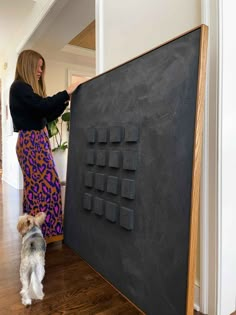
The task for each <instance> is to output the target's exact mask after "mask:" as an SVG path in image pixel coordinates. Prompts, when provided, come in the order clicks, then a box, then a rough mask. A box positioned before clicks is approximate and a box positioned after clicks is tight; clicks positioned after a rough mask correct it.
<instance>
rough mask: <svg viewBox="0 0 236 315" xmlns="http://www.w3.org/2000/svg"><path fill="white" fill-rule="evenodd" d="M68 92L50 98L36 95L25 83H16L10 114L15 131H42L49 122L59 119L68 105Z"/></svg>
mask: <svg viewBox="0 0 236 315" xmlns="http://www.w3.org/2000/svg"><path fill="white" fill-rule="evenodd" d="M67 101H69V95H68V93H67V92H66V90H64V91H62V92H58V93H57V94H55V95H53V96H49V97H45V98H43V97H41V96H39V95H38V94H36V93H34V91H33V89H32V87H31V86H30V85H29V84H27V83H25V82H23V81H18V80H16V81H14V82H13V83H12V85H11V88H10V112H11V116H12V120H13V126H14V131H19V130H40V129H43V128H44V127H45V126H46V124H47V122H50V121H53V120H54V119H56V118H58V117H59V116H60V115H61V114H62V113H63V112H64V110H65V108H66V106H67V105H68V102H67Z"/></svg>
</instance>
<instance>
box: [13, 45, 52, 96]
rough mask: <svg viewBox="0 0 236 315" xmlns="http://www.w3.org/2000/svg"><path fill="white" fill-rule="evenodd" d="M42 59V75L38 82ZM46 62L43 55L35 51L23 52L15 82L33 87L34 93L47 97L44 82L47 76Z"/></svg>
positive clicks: (19, 59)
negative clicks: (18, 81)
mask: <svg viewBox="0 0 236 315" xmlns="http://www.w3.org/2000/svg"><path fill="white" fill-rule="evenodd" d="M40 59H42V61H43V66H42V70H43V72H42V75H41V77H40V79H39V80H38V79H37V77H36V72H37V67H38V61H39V60H40ZM45 68H46V64H45V60H44V58H43V56H42V55H40V54H39V53H38V52H36V51H34V50H30V49H28V50H23V51H22V52H21V53H20V54H19V56H18V59H17V64H16V72H15V80H21V81H24V82H25V83H28V84H29V85H31V87H32V89H33V91H34V93H36V94H38V95H40V96H42V97H45V96H47V95H46V86H45V82H44V74H45Z"/></svg>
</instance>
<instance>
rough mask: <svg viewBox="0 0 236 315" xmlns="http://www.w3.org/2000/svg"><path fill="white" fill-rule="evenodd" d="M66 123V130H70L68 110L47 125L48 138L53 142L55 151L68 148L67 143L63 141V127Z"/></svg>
mask: <svg viewBox="0 0 236 315" xmlns="http://www.w3.org/2000/svg"><path fill="white" fill-rule="evenodd" d="M64 123H66V130H67V131H68V132H69V130H70V110H69V109H68V110H66V111H65V112H64V113H63V114H62V115H61V116H60V118H57V119H55V120H53V121H51V122H49V123H48V124H47V129H48V135H49V138H50V139H52V140H53V144H54V147H53V149H52V151H53V152H55V151H59V150H62V151H65V150H66V149H67V148H68V141H63V129H64V128H63V125H64Z"/></svg>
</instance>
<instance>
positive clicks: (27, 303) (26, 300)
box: [22, 297, 32, 306]
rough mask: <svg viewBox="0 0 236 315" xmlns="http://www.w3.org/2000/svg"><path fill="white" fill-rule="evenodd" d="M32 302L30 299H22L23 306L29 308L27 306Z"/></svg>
mask: <svg viewBox="0 0 236 315" xmlns="http://www.w3.org/2000/svg"><path fill="white" fill-rule="evenodd" d="M31 303H32V301H31V299H30V298H25V297H24V298H22V304H23V305H25V306H27V305H31Z"/></svg>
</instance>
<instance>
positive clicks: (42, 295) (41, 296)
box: [38, 292, 44, 300]
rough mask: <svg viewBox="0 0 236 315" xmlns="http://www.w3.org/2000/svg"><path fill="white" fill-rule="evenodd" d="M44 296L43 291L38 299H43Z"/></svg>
mask: <svg viewBox="0 0 236 315" xmlns="http://www.w3.org/2000/svg"><path fill="white" fill-rule="evenodd" d="M43 297H44V293H43V292H42V294H40V295H39V296H38V299H39V300H42V299H43Z"/></svg>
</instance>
